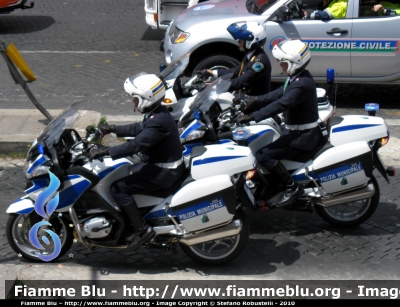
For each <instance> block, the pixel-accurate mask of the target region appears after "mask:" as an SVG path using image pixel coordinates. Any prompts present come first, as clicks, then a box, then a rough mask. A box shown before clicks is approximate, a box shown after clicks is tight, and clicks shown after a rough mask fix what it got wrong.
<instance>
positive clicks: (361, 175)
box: [180, 76, 395, 226]
mask: <svg viewBox="0 0 400 307" xmlns="http://www.w3.org/2000/svg"><path fill="white" fill-rule="evenodd" d="M223 77H225V76H223ZM223 77H221V78H219V79H217V80H216V81H214V82H213V83H212V84H211V85H210V86H209V87H207V88H206V89H205V90H203V91H202V92H201V93H200V94H198V95H197V97H196V99H195V101H194V102H193V104H192V105H191V106H190V109H189V110H188V111H187V112H186V113H185V115H184V116H183V117H182V119H181V122H180V125H181V126H182V128H181V143H182V144H183V145H184V159H185V163H189V161H190V157H191V153H192V150H193V149H194V148H196V146H200V145H206V144H229V145H233V146H235V145H243V146H248V147H249V148H250V149H251V151H252V152H253V154H254V155H255V154H256V152H257V151H258V150H259V149H260V148H262V147H264V146H265V145H266V144H268V143H271V142H273V141H275V140H276V139H278V138H279V136H280V135H281V132H282V131H281V126H280V124H279V120H280V118H279V117H278V118H277V119H276V120H275V119H273V118H268V119H266V120H263V121H260V122H258V123H255V122H250V123H249V125H244V126H237V125H236V124H234V123H233V119H234V118H235V117H236V116H238V115H239V114H240V113H241V108H243V105H242V106H241V105H237V106H232V107H231V108H229V109H226V110H222V109H221V107H220V105H219V103H217V102H216V98H217V97H219V96H220V95H221V93H224V92H225V91H226V90H227V88H229V86H230V81H229V79H230V78H229V77H227V78H225V79H224V78H223ZM319 108H320V110H319V111H320V112H319V113H320V115H321V114H322V112H325V111H324V108H325V105H324V102H322V103H321V104H320V106H319ZM321 111H322V112H321ZM330 112H331V111H330V110H327V113H326V114H330ZM326 119H327V120H326V125H325V120H321V119H320V126H321V129H322V130H323V134H324V136H325V138H324V141H323V142H322V143H321V144H320V145H319V146H318V147H317V148H316V149H315V150H313V151H311V152H306V153H303V154H301V155H298V156H296V157H294V158H292V159H291V160H282V161H281V162H282V163H283V164H284V166H285V167H286V169H287V170H288V171H289V172H290V173H291V175H292V177H293V179H294V180H295V181H297V182H299V183H300V184H302V185H303V187H304V193H303V194H302V195H301V196H299V197H298V198H297V199H295V201H294V202H293V204H291V205H290V206H285V207H284V208H285V209H288V210H290V209H291V210H300V211H308V212H312V208H315V210H316V211H317V213H318V214H319V215H320V216H321V217H322V218H323V219H324V220H326V221H327V222H329V223H331V224H333V225H339V226H354V225H358V224H360V223H362V222H364V221H365V220H367V219H368V218H369V217H370V216H371V215H372V214H373V213H374V211H375V210H376V208H377V206H378V203H379V196H380V195H379V194H380V193H379V186H378V183H377V181H376V179H375V177H374V174H373V171H374V170H375V169H377V170H378V171H379V172H380V173H381V174H382V176H383V177H384V178H385V179H386V180H387V182H389V178H388V176H393V175H394V173H395V169H394V168H393V167H389V168H387V167H386V166H385V165H384V163H383V162H382V160H381V158H380V156H379V154H378V150H379V148H381V147H382V146H384V145H386V144H387V142H388V141H389V128H388V126H387V124H386V123H385V121H384V120H383V119H382V118H380V117H375V116H366V115H345V116H333V117H331V116H328V117H327V118H326ZM277 121H278V122H277ZM246 185H247V186H248V189H247V190H246V191H249V190H250V191H251V195H250V194H249V197H253V198H254V201H253V202H252V203H254V204H255V206H254V209H255V210H268V209H271V208H275V207H276V206H275V205H274V203H276V201H277V199H279V198H280V195H277V196H275V194H276V192H275V191H277V190H278V191H279V190H283V188H282V187H279V183H277V181H276V180H274V178H273V175H272V174H270V173H269V172H268V171H267V170H266V169H264V168H263V167H262V166H261V165H258V168H257V174H256V176H254V178H253V179H251V180H248V181H247V182H246Z"/></svg>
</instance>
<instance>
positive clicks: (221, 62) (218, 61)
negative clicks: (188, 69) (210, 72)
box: [193, 55, 240, 75]
mask: <svg viewBox="0 0 400 307" xmlns="http://www.w3.org/2000/svg"><path fill="white" fill-rule="evenodd" d="M239 64H240V62H239V61H238V60H236V59H235V58H234V57H231V56H229V55H214V56H211V57H209V58H206V59H204V60H202V61H201V62H200V63H199V64H197V66H196V68H195V69H194V71H193V75H195V72H196V71H198V70H202V69H222V68H232V67H235V66H238V65H239Z"/></svg>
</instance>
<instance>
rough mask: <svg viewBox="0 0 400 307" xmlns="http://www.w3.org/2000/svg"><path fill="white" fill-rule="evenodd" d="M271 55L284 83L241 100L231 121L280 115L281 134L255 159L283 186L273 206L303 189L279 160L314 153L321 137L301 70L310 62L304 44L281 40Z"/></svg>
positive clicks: (310, 85) (308, 80)
mask: <svg viewBox="0 0 400 307" xmlns="http://www.w3.org/2000/svg"><path fill="white" fill-rule="evenodd" d="M272 54H273V56H274V57H275V58H276V59H277V60H278V61H279V62H280V66H281V68H282V71H283V73H284V74H286V75H287V76H288V78H287V79H286V82H285V84H284V85H283V86H281V87H280V88H278V89H276V90H274V91H272V92H270V93H268V94H265V95H262V96H246V97H245V98H244V100H242V101H244V102H245V103H246V108H245V109H244V110H243V113H244V115H239V116H238V117H237V118H235V120H234V121H235V123H237V124H240V123H248V122H250V121H255V122H259V121H261V120H263V119H266V118H269V117H274V116H276V115H278V114H280V113H282V112H283V121H284V128H283V132H282V135H281V136H280V137H279V138H278V139H277V140H276V141H274V142H272V143H270V144H268V145H267V146H265V147H263V148H261V149H260V150H259V151H258V152H257V153H256V159H257V161H258V163H260V164H261V165H262V166H264V167H265V168H266V169H267V170H268V171H269V172H270V173H271V174H273V175H275V176H276V178H277V179H278V180H279V181H280V182H281V183H282V184H283V185H284V186H285V190H284V193H283V194H282V197H280V199H279V200H278V201H277V202H276V203H274V204H275V205H276V206H284V205H287V204H290V203H291V202H292V201H293V199H294V198H295V197H297V196H298V195H301V194H302V193H303V187H302V186H301V185H299V184H298V183H297V182H295V181H294V180H293V178H292V176H291V175H290V173H289V172H288V171H287V170H286V168H285V166H284V165H283V164H282V163H281V162H280V161H279V160H282V159H289V158H292V157H294V156H296V155H298V154H300V153H302V152H305V151H312V150H314V149H315V148H316V147H317V146H318V145H319V144H320V143H321V142H322V139H323V136H322V132H321V130H320V128H319V125H318V100H317V91H316V84H315V82H314V80H313V77H312V75H311V74H310V72H309V71H308V70H306V69H305V68H306V66H307V65H308V63H309V62H310V59H311V55H310V50H309V49H308V47H307V45H306V44H305V43H303V42H302V41H300V40H285V41H282V42H280V43H278V44H277V45H275V47H274V48H273V50H272ZM237 101H238V100H234V103H237Z"/></svg>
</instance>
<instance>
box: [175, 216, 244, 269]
mask: <svg viewBox="0 0 400 307" xmlns="http://www.w3.org/2000/svg"><path fill="white" fill-rule="evenodd" d="M234 219H236V220H237V219H240V221H241V223H242V230H241V232H240V233H239V234H238V235H236V236H230V237H226V238H222V239H217V240H212V241H208V242H204V243H199V244H195V245H190V246H189V245H186V244H183V243H180V246H181V248H182V250H183V251H184V252H185V253H186V255H188V256H189V257H190V258H192V259H193V260H195V261H198V262H201V263H205V264H211V265H212V264H221V263H226V262H229V261H232V260H233V259H235V258H236V257H238V256H239V255H240V254H241V253H242V252H243V250H244V249H245V248H246V244H247V241H248V240H249V236H250V224H249V222H248V220H247V218H246V215H245V214H244V213H243V211H242V210H239V211H237V213H236V215H235V217H234Z"/></svg>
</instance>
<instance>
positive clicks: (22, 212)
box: [17, 207, 35, 214]
mask: <svg viewBox="0 0 400 307" xmlns="http://www.w3.org/2000/svg"><path fill="white" fill-rule="evenodd" d="M34 209H35V208H34V207H32V208H25V209H24V210H21V211H18V212H17V214H29V213H31V212H32V211H33V210H34Z"/></svg>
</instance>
